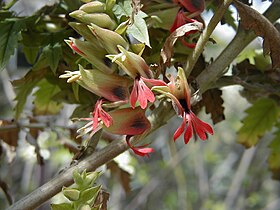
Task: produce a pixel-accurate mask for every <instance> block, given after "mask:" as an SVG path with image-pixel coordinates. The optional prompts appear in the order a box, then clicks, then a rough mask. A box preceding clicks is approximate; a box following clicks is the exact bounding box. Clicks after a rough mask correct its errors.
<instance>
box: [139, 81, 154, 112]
mask: <svg viewBox="0 0 280 210" xmlns="http://www.w3.org/2000/svg"><path fill="white" fill-rule="evenodd" d="M138 100H139V103H140V106H141V108H142V109H145V108H146V107H147V102H148V101H150V102H152V103H153V102H154V101H155V96H154V93H153V92H152V91H151V90H150V89H149V88H148V87H147V86H146V84H145V83H144V81H143V80H142V79H141V78H140V80H139V88H138Z"/></svg>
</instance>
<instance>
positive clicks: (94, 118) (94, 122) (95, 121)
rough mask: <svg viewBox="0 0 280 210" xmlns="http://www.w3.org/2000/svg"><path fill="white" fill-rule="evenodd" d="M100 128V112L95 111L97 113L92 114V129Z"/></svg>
mask: <svg viewBox="0 0 280 210" xmlns="http://www.w3.org/2000/svg"><path fill="white" fill-rule="evenodd" d="M97 126H98V111H97V110H96V109H95V111H94V112H93V114H92V129H93V130H94V129H96V128H97Z"/></svg>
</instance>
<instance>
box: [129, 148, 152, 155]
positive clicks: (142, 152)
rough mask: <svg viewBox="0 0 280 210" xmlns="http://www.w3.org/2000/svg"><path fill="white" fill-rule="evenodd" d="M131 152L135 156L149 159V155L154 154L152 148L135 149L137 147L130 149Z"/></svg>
mask: <svg viewBox="0 0 280 210" xmlns="http://www.w3.org/2000/svg"><path fill="white" fill-rule="evenodd" d="M131 149H132V150H133V152H134V153H135V154H136V155H139V156H142V157H143V156H148V157H149V153H152V152H154V149H153V148H149V147H147V148H137V147H133V148H131Z"/></svg>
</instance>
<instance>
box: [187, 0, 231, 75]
mask: <svg viewBox="0 0 280 210" xmlns="http://www.w3.org/2000/svg"><path fill="white" fill-rule="evenodd" d="M232 1H233V0H225V1H221V2H222V4H221V5H220V6H219V8H218V10H217V11H216V12H215V14H214V16H213V17H212V18H211V20H210V22H209V24H208V25H207V27H206V28H205V29H204V30H203V32H202V34H201V35H200V37H199V39H198V41H197V43H196V47H195V49H194V50H193V52H192V54H191V55H190V56H189V57H188V60H187V63H186V66H185V68H184V69H185V73H186V77H188V76H189V75H190V73H191V71H192V69H193V67H194V66H195V64H196V62H197V60H198V58H199V56H200V55H201V53H202V51H203V49H204V46H205V44H206V43H207V42H208V40H209V37H210V36H211V34H212V32H213V31H214V29H215V28H216V26H217V25H218V23H219V22H220V20H221V19H222V18H223V15H224V13H225V12H226V10H227V8H228V7H229V5H230V4H231V2H232Z"/></svg>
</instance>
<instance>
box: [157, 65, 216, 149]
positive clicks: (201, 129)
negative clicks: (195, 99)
mask: <svg viewBox="0 0 280 210" xmlns="http://www.w3.org/2000/svg"><path fill="white" fill-rule="evenodd" d="M152 90H155V91H157V92H160V93H163V94H165V95H166V96H168V97H170V98H171V99H172V101H173V102H174V103H173V106H174V109H175V111H176V112H177V114H178V115H179V116H181V117H182V118H183V122H182V124H181V126H180V127H179V128H178V129H177V130H176V131H175V133H174V136H173V138H174V141H175V140H176V139H177V138H178V137H179V136H181V134H182V133H184V132H185V134H184V140H185V143H186V144H187V143H188V142H189V140H190V139H191V137H192V136H193V132H196V133H197V135H198V136H199V138H200V139H202V140H206V139H207V135H206V134H207V133H209V134H211V135H213V133H214V131H213V129H212V127H211V126H210V125H209V124H207V123H205V122H203V121H202V120H200V119H199V118H198V117H197V116H195V114H194V113H193V112H192V110H191V102H190V100H191V95H190V88H189V85H188V83H187V79H186V77H185V73H184V70H183V69H182V68H179V69H178V75H177V78H176V79H174V78H171V80H170V83H168V84H167V86H157V87H153V88H152Z"/></svg>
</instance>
